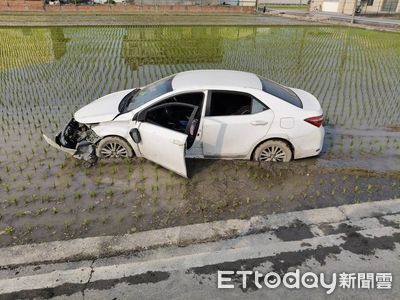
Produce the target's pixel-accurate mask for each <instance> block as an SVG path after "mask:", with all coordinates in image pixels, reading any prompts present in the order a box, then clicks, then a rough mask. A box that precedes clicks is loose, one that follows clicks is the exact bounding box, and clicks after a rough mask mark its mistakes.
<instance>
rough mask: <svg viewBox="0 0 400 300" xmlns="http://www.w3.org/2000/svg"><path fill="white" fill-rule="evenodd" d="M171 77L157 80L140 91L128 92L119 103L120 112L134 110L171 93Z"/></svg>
mask: <svg viewBox="0 0 400 300" xmlns="http://www.w3.org/2000/svg"><path fill="white" fill-rule="evenodd" d="M172 79H173V77H172V76H170V77H166V78H163V79H161V80H158V81H156V82H154V83H152V84H149V85H148V86H146V87H144V88H142V89H136V90H133V91H132V92H130V93H129V94H128V95H126V96H125V97H124V99H122V101H121V103H120V111H121V112H128V111H131V110H134V109H136V108H138V107H140V106H142V105H143V104H145V103H147V102H149V101H151V100H153V99H155V98H157V97H160V96H161V95H163V94H166V93H168V92H171V91H172Z"/></svg>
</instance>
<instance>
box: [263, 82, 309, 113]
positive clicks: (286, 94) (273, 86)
mask: <svg viewBox="0 0 400 300" xmlns="http://www.w3.org/2000/svg"><path fill="white" fill-rule="evenodd" d="M260 80H261V83H262V89H263V91H264V92H266V93H268V94H271V95H272V96H275V97H278V98H279V99H282V100H284V101H286V102H288V103H290V104H293V105H294V106H297V107H299V108H303V103H302V102H301V100H300V98H299V97H298V96H297V95H296V93H295V92H293V91H292V90H291V89H289V88H287V87H285V86H283V85H281V84H279V83H277V82H275V81H272V80H269V79H266V78H263V77H260Z"/></svg>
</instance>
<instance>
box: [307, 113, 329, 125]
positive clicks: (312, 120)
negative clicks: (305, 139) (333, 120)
mask: <svg viewBox="0 0 400 300" xmlns="http://www.w3.org/2000/svg"><path fill="white" fill-rule="evenodd" d="M304 121H306V122H307V123H310V124H312V125H314V126H317V127H320V126H321V125H322V122H324V116H323V115H321V116H317V117H311V118H307V119H304Z"/></svg>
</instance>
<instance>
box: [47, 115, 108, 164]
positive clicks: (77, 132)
mask: <svg viewBox="0 0 400 300" xmlns="http://www.w3.org/2000/svg"><path fill="white" fill-rule="evenodd" d="M43 138H44V139H45V141H46V142H47V143H48V144H49V145H50V146H52V147H54V148H56V149H58V150H61V151H63V152H66V153H68V154H70V155H72V156H73V157H75V158H77V159H80V160H84V161H85V162H88V163H89V164H94V163H96V161H97V156H96V146H95V144H96V143H97V142H98V141H99V140H100V138H99V137H98V136H97V135H96V133H95V132H94V131H93V130H92V129H90V128H89V127H88V126H87V125H85V124H81V123H78V122H77V121H75V119H73V118H72V119H71V120H70V121H69V122H68V124H67V125H66V126H65V128H64V129H63V130H62V131H60V132H59V133H58V134H57V135H56V136H55V138H54V140H52V139H50V138H48V137H47V136H46V135H43Z"/></svg>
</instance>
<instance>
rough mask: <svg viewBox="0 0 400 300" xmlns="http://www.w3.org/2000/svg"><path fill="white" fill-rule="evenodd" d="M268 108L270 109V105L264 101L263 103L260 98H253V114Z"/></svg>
mask: <svg viewBox="0 0 400 300" xmlns="http://www.w3.org/2000/svg"><path fill="white" fill-rule="evenodd" d="M267 109H268V107H267V106H266V105H265V104H264V103H261V102H260V101H259V100H257V99H255V98H253V99H252V101H251V114H256V113H259V112H262V111H264V110H267Z"/></svg>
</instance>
